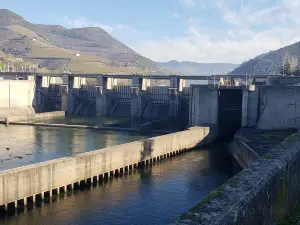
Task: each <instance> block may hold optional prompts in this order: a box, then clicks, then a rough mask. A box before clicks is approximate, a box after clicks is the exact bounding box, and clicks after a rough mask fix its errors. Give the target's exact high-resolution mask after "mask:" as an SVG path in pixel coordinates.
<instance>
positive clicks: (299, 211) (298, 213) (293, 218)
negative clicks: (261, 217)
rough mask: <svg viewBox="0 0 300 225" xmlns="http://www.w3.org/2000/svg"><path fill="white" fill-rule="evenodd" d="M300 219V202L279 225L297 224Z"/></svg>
mask: <svg viewBox="0 0 300 225" xmlns="http://www.w3.org/2000/svg"><path fill="white" fill-rule="evenodd" d="M299 221H300V204H298V206H297V207H296V209H294V211H293V212H292V214H291V215H290V216H287V217H285V218H284V219H283V220H282V221H281V222H279V223H278V224H277V225H297V224H299V223H298V222H299Z"/></svg>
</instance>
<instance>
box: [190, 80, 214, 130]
mask: <svg viewBox="0 0 300 225" xmlns="http://www.w3.org/2000/svg"><path fill="white" fill-rule="evenodd" d="M203 124H212V125H217V124H218V87H216V88H214V87H213V86H203V85H192V86H191V91H190V106H189V125H190V126H202V125H203Z"/></svg>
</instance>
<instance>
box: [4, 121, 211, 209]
mask: <svg viewBox="0 0 300 225" xmlns="http://www.w3.org/2000/svg"><path fill="white" fill-rule="evenodd" d="M209 133H210V129H209V128H208V127H194V128H193V129H189V130H186V131H182V132H178V133H173V134H168V135H164V136H159V137H155V138H149V139H145V140H142V141H136V142H132V143H128V144H123V145H118V146H114V147H109V148H104V149H100V150H95V151H92V152H87V153H82V154H77V155H73V156H70V157H64V158H60V159H56V160H50V161H47V162H43V163H38V164H33V165H28V166H24V167H20V168H15V169H10V170H6V171H1V172H0V185H1V188H0V205H4V204H6V203H10V202H14V201H15V200H19V199H24V198H26V197H30V196H33V195H35V194H40V193H44V192H47V191H49V190H52V189H56V188H60V187H64V186H65V185H69V184H73V183H76V182H78V181H81V180H86V179H89V178H92V179H93V178H95V177H98V176H99V175H104V174H105V173H107V172H110V171H114V170H117V169H123V168H125V167H127V166H133V165H134V164H137V163H139V162H142V161H149V160H150V159H151V160H152V159H156V160H157V159H158V158H159V159H162V158H164V157H166V156H170V155H173V154H176V153H178V152H182V151H183V150H185V149H190V148H194V147H196V146H199V145H201V144H202V143H203V142H204V141H206V140H205V138H207V137H209Z"/></svg>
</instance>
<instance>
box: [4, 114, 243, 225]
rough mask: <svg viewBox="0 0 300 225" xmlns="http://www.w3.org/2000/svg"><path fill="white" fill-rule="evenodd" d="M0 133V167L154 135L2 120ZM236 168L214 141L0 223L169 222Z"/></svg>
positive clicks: (229, 175) (5, 218)
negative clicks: (30, 124)
mask: <svg viewBox="0 0 300 225" xmlns="http://www.w3.org/2000/svg"><path fill="white" fill-rule="evenodd" d="M74 120H79V121H75V122H76V123H78V122H82V123H83V124H86V122H84V120H87V121H90V122H91V120H90V118H82V120H80V118H76V119H74V118H73V122H74ZM69 122H70V121H69ZM102 122H103V123H107V122H108V121H102ZM70 123H71V122H70ZM91 123H92V124H94V123H93V122H91ZM0 133H1V141H0V149H1V150H0V160H1V162H0V170H4V169H7V168H12V167H18V166H22V165H26V164H30V163H34V162H41V161H46V160H49V159H54V158H58V157H63V156H66V155H72V154H75V153H80V152H85V151H90V150H94V149H99V148H103V147H106V146H112V145H116V144H121V143H126V142H131V141H135V140H139V139H142V138H145V137H149V136H156V134H150V135H145V136H142V135H140V134H138V133H134V132H130V133H127V132H108V131H98V130H86V129H74V128H56V127H55V128H54V127H38V126H19V125H9V126H4V125H1V126H0ZM7 148H8V150H7ZM238 171H239V167H238V166H237V164H236V163H235V162H234V160H233V159H232V158H231V156H230V155H229V153H228V152H227V151H226V147H225V145H223V144H222V143H215V144H212V145H209V146H206V147H203V148H201V149H196V150H192V151H190V152H187V153H184V154H181V155H179V156H176V157H174V158H169V159H167V160H165V161H161V162H159V163H157V164H155V165H152V166H147V167H143V168H141V169H138V170H134V171H132V172H130V173H132V174H131V175H128V174H124V175H123V176H120V177H117V178H112V179H109V180H108V181H102V183H101V184H100V185H99V186H96V187H92V188H91V189H85V190H84V191H75V193H71V192H69V193H68V195H67V196H64V195H63V194H62V195H61V196H60V197H59V198H58V199H56V200H54V202H51V203H45V204H43V205H42V206H38V207H36V208H34V209H30V210H27V211H25V212H22V213H18V215H17V216H16V215H12V216H6V217H0V224H6V225H12V224H16V225H21V224H22V225H23V224H45V225H52V224H91V225H94V224H95V225H96V224H133V225H134V224H168V223H170V222H172V221H174V219H175V218H176V217H177V216H179V215H180V214H182V213H183V212H185V211H186V210H187V209H189V208H191V207H192V206H193V205H194V204H196V203H198V202H200V201H201V199H203V198H205V196H206V195H207V194H208V193H209V192H211V191H212V190H214V189H215V188H217V187H218V186H220V185H221V184H222V183H224V182H225V181H227V180H228V179H229V178H230V177H232V176H233V175H235V174H236V173H237V172H238Z"/></svg>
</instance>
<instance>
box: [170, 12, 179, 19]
mask: <svg viewBox="0 0 300 225" xmlns="http://www.w3.org/2000/svg"><path fill="white" fill-rule="evenodd" d="M172 17H173V18H174V19H180V15H179V14H178V13H177V12H173V13H172Z"/></svg>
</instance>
